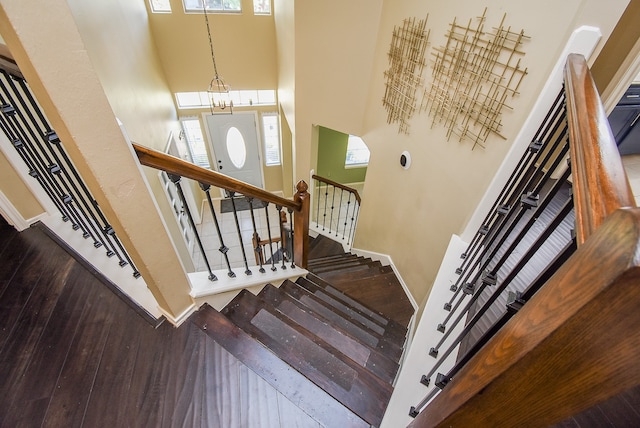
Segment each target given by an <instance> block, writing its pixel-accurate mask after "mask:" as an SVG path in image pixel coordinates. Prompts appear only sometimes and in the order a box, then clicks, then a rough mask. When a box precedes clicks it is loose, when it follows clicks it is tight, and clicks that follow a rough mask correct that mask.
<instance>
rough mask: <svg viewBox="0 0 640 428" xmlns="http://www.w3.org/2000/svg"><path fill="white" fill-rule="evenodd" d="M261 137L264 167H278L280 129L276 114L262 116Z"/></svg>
mask: <svg viewBox="0 0 640 428" xmlns="http://www.w3.org/2000/svg"><path fill="white" fill-rule="evenodd" d="M262 135H263V137H264V162H265V165H267V166H272V165H280V128H279V126H278V115H277V114H276V113H271V114H263V115H262Z"/></svg>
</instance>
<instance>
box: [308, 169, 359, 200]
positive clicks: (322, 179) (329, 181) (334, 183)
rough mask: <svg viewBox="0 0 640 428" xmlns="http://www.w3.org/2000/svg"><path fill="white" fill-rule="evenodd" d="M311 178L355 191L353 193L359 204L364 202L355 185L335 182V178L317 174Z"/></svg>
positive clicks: (351, 191) (348, 190)
mask: <svg viewBox="0 0 640 428" xmlns="http://www.w3.org/2000/svg"><path fill="white" fill-rule="evenodd" d="M311 178H312V179H314V180H318V181H322V182H323V183H327V184H330V185H332V186H334V187H337V188H338V189H342V190H346V191H347V192H350V193H353V195H354V196H355V198H356V201H358V203H359V204H361V203H362V199H360V194H359V193H358V191H357V190H356V189H354V188H353V187H349V186H345V185H344V184H340V183H338V182H335V181H333V180H329V179H328V178H325V177H320V176H319V175H315V174H314V175H312V176H311Z"/></svg>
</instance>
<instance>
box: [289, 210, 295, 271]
mask: <svg viewBox="0 0 640 428" xmlns="http://www.w3.org/2000/svg"><path fill="white" fill-rule="evenodd" d="M287 211H288V212H289V230H290V235H289V236H290V237H291V248H290V249H289V253H290V254H291V269H294V268H295V267H296V265H295V260H294V257H295V254H296V252H295V251H294V248H293V245H294V244H293V243H294V242H295V241H294V239H293V234H294V233H295V230H293V210H292V209H291V208H287Z"/></svg>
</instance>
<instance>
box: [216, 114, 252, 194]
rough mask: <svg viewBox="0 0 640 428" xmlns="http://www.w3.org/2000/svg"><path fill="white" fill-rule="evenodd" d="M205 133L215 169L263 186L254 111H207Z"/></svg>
mask: <svg viewBox="0 0 640 428" xmlns="http://www.w3.org/2000/svg"><path fill="white" fill-rule="evenodd" d="M205 122H206V124H207V134H208V135H209V141H210V142H211V145H212V148H213V153H214V157H215V160H216V168H215V169H216V170H217V171H218V172H220V173H222V174H225V175H228V176H230V177H233V178H235V179H238V180H241V181H244V182H246V183H249V184H253V185H254V186H257V187H260V188H264V184H263V180H262V163H261V161H260V144H259V141H258V128H257V114H256V113H255V112H249V113H233V114H207V115H205Z"/></svg>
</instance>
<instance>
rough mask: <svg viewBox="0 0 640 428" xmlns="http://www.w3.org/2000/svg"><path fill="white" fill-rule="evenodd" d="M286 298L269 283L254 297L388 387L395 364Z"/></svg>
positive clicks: (392, 376)
mask: <svg viewBox="0 0 640 428" xmlns="http://www.w3.org/2000/svg"><path fill="white" fill-rule="evenodd" d="M286 296H287V294H286V293H284V292H281V291H280V289H279V288H277V287H274V286H273V285H271V284H267V285H266V286H265V287H264V288H263V289H262V291H261V292H260V293H259V294H258V297H260V298H261V299H262V300H264V301H265V302H267V303H269V304H270V305H272V306H273V307H274V308H275V309H276V310H278V311H280V312H282V313H283V314H284V315H285V316H287V317H289V318H291V319H292V320H293V321H294V322H296V323H298V324H299V325H301V326H302V327H304V328H306V329H307V330H309V331H311V332H313V333H314V334H316V335H317V336H319V337H320V338H321V339H322V340H324V341H325V342H327V343H329V344H330V345H331V346H333V347H334V348H336V349H338V350H339V351H341V352H342V353H343V354H345V355H346V356H347V357H349V358H351V359H352V360H354V361H355V362H356V363H358V364H360V365H362V366H363V367H365V368H367V369H368V370H369V371H371V372H373V373H374V374H375V375H376V376H378V377H379V378H380V379H382V380H383V381H385V382H387V383H389V384H391V383H392V382H393V381H394V379H395V376H396V374H397V373H398V368H399V365H398V361H394V360H392V359H391V358H389V357H387V356H386V355H384V354H382V353H380V352H379V350H378V349H377V348H375V347H372V346H370V345H368V344H366V343H363V342H361V341H360V340H358V338H356V337H353V336H352V335H351V334H349V332H347V331H345V330H343V329H341V328H340V327H336V326H335V325H333V324H331V323H330V322H329V321H328V320H327V319H326V318H324V317H323V316H322V315H320V314H318V313H316V312H315V311H313V310H311V309H309V308H308V307H306V306H303V305H302V304H300V302H299V301H297V300H295V299H291V298H287V297H286Z"/></svg>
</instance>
